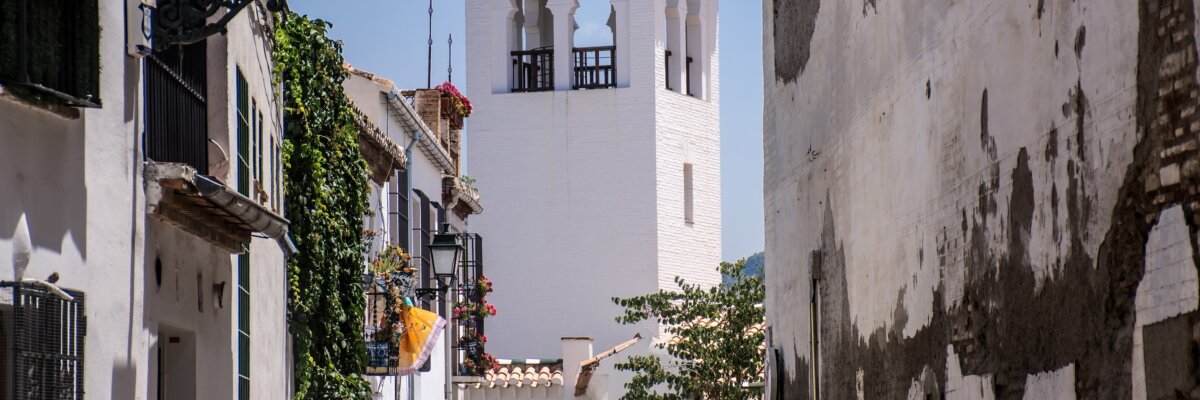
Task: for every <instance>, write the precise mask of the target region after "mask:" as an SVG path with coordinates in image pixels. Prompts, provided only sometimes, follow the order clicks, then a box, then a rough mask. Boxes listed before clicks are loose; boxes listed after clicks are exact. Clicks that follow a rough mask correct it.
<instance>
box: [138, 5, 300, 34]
mask: <svg viewBox="0 0 1200 400" xmlns="http://www.w3.org/2000/svg"><path fill="white" fill-rule="evenodd" d="M255 1H258V0H159V2H158V8H157V9H156V10H155V11H154V31H153V32H154V40H155V41H156V42H159V43H163V44H166V45H173V44H192V43H196V42H199V41H201V40H204V39H205V38H207V37H209V36H212V35H215V34H218V33H219V34H222V35H224V34H225V32H226V29H225V25H227V24H229V21H230V20H232V19H233V18H234V17H236V16H237V14H238V13H239V12H241V11H242V9H244V8H246V6H249V5H250V4H251V3H254V2H255ZM285 7H287V1H286V0H268V1H267V10H269V11H271V12H278V11H281V10H283V9H284V8H285ZM221 8H225V9H226V10H228V11H227V12H225V14H224V15H222V16H221V18H220V19H218V20H217V21H215V22H212V23H208V22H207V21H208V18H209V17H212V16H214V15H216V14H217V12H218V11H220V10H221Z"/></svg>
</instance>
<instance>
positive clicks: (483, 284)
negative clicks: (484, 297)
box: [475, 275, 492, 293]
mask: <svg viewBox="0 0 1200 400" xmlns="http://www.w3.org/2000/svg"><path fill="white" fill-rule="evenodd" d="M475 288H476V289H475V290H478V291H479V293H491V292H492V281H491V280H490V279H488V278H487V277H486V276H483V275H480V276H479V279H476V280H475Z"/></svg>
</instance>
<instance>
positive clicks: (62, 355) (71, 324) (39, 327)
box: [0, 282, 87, 400]
mask: <svg viewBox="0 0 1200 400" xmlns="http://www.w3.org/2000/svg"><path fill="white" fill-rule="evenodd" d="M0 288H5V289H9V290H11V291H12V302H13V304H12V306H13V307H12V331H11V332H10V333H11V334H10V335H9V338H10V339H9V342H8V343H7V344H8V346H9V347H8V353H9V354H11V355H12V364H11V368H12V370H11V371H9V372H10V375H9V376H7V377H4V378H8V379H11V381H10V387H11V388H12V398H13V399H18V400H39V399H82V398H84V393H83V392H84V387H83V382H84V381H83V372H84V368H83V365H84V364H83V362H84V359H83V356H84V348H83V346H84V342H85V340H84V336H86V335H87V314H86V312H85V308H84V305H85V298H84V294H83V292H79V291H74V290H62V289H59V290H57V291H56V290H55V289H57V288H51V287H48V286H46V285H43V284H39V283H23V282H3V283H0Z"/></svg>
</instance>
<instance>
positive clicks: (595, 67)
mask: <svg viewBox="0 0 1200 400" xmlns="http://www.w3.org/2000/svg"><path fill="white" fill-rule="evenodd" d="M616 50H617V47H616V46H601V47H576V48H575V50H574V58H575V85H574V88H575V89H606V88H615V87H617V64H616V62H617V59H616Z"/></svg>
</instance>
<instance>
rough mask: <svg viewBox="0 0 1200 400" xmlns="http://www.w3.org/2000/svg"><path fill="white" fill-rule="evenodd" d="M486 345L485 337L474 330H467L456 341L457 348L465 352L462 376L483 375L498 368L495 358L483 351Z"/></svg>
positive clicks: (498, 364)
mask: <svg viewBox="0 0 1200 400" xmlns="http://www.w3.org/2000/svg"><path fill="white" fill-rule="evenodd" d="M486 344H487V335H484V334H482V333H480V332H479V331H478V330H475V329H467V330H466V332H465V333H464V334H463V336H462V337H461V338H459V340H458V347H459V349H462V350H463V351H465V352H466V357H464V358H463V365H462V373H463V374H464V375H474V376H478V375H483V373H484V372H487V371H488V370H490V369H495V368H498V367H499V366H500V363H498V362H497V361H496V357H493V356H492V355H491V354H488V353H487V352H486V351H484V350H483V348H484V345H486Z"/></svg>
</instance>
